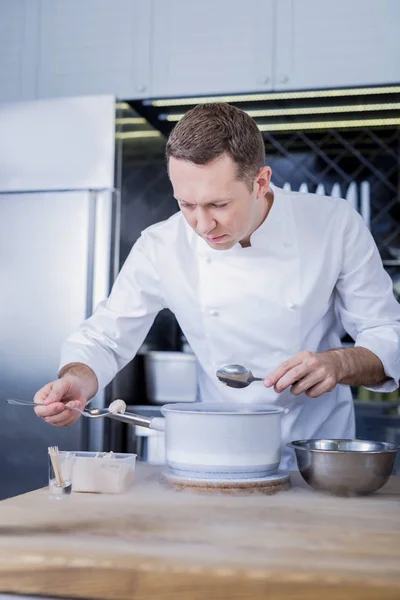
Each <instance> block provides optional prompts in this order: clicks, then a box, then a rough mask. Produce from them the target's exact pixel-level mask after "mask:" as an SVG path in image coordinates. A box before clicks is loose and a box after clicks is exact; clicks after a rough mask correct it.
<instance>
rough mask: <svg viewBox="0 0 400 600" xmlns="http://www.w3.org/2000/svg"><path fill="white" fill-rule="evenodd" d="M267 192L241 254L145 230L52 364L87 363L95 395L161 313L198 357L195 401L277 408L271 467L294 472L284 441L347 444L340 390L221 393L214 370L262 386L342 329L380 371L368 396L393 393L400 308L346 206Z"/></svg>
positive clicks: (346, 405)
mask: <svg viewBox="0 0 400 600" xmlns="http://www.w3.org/2000/svg"><path fill="white" fill-rule="evenodd" d="M271 188H272V190H273V193H274V202H273V204H272V207H271V209H270V212H269V214H268V216H267V218H266V219H265V221H264V222H263V223H262V224H261V226H260V227H259V228H258V229H257V230H256V231H255V232H254V233H253V234H252V236H251V240H250V241H251V246H250V247H248V248H242V246H241V245H240V244H236V245H235V246H234V247H232V248H231V249H229V250H214V249H213V248H210V247H209V246H208V244H207V243H206V242H205V241H204V240H203V239H202V238H200V237H199V236H197V235H196V234H195V233H194V232H193V230H192V229H191V228H190V227H189V225H188V224H187V223H186V221H185V219H184V217H183V215H182V214H181V213H177V214H176V215H174V216H172V217H171V218H170V219H168V220H167V221H163V222H161V223H157V224H156V225H153V226H151V227H149V228H148V229H146V230H145V231H144V232H143V233H142V235H141V237H140V238H139V240H138V241H137V242H136V244H135V245H134V246H133V248H132V250H131V253H130V254H129V256H128V258H127V260H126V262H125V264H124V265H123V267H122V269H121V272H120V274H119V276H118V278H117V279H116V281H115V284H114V286H113V289H112V292H111V294H110V296H109V298H108V299H107V300H105V301H103V302H101V303H100V305H99V306H98V307H97V308H96V310H95V312H94V314H93V316H92V317H90V318H89V319H87V320H86V321H85V322H84V323H83V324H82V326H81V327H80V329H79V331H78V332H76V333H74V334H73V335H71V336H70V337H69V338H68V340H67V341H66V342H65V344H64V345H63V348H62V358H61V366H64V365H65V364H68V363H71V362H82V363H85V364H87V365H88V366H89V367H91V368H92V369H93V371H94V372H95V373H96V375H97V378H98V381H99V387H100V389H101V388H102V387H104V386H105V385H106V384H107V383H108V382H109V381H110V380H111V379H112V378H113V377H114V376H115V375H116V373H117V372H118V371H119V370H120V369H121V368H122V367H124V366H125V365H126V364H127V363H128V362H129V361H130V360H131V359H132V358H133V357H134V355H135V354H136V352H137V351H138V349H139V348H140V346H141V344H142V343H143V340H144V339H145V337H146V335H147V333H148V331H149V329H150V327H151V325H152V323H153V321H154V318H155V316H156V314H157V313H158V312H159V311H160V310H161V309H163V308H169V309H170V310H171V311H172V312H173V313H174V314H175V316H176V318H177V320H178V322H179V325H180V327H181V329H182V331H183V332H184V334H185V336H186V338H187V340H188V342H189V344H190V346H191V347H192V349H193V351H194V353H195V355H196V357H197V359H198V381H199V391H200V399H201V400H202V401H205V402H207V401H213V402H221V403H223V402H231V401H237V402H248V403H254V402H266V403H271V404H275V405H278V406H282V407H283V408H284V409H285V411H284V413H282V420H281V424H282V462H281V468H293V466H294V460H293V451H292V450H289V449H288V448H286V446H285V444H286V443H287V442H288V441H291V440H296V439H304V438H319V437H331V438H340V437H350V438H351V437H354V436H355V426H354V408H353V403H352V397H351V391H350V388H349V387H348V386H345V385H338V386H336V388H335V389H334V390H333V391H332V392H329V393H326V394H324V395H322V396H320V397H319V398H308V397H307V396H306V395H305V394H302V395H300V396H294V395H292V394H291V393H290V391H289V390H286V391H284V392H282V393H281V394H277V393H276V392H275V391H274V390H273V389H267V388H265V387H264V386H263V384H262V383H253V384H252V385H250V386H249V387H247V388H245V389H232V388H229V387H226V386H224V385H222V384H221V383H220V382H219V381H218V380H217V378H216V375H215V373H216V371H217V369H218V368H219V367H221V366H222V365H226V364H229V363H237V364H243V365H246V366H247V367H249V368H250V369H251V370H252V371H253V374H254V375H255V376H258V377H266V376H267V375H268V374H269V373H270V372H271V371H273V370H274V369H275V368H276V367H277V366H278V365H280V364H281V363H282V362H283V361H284V360H286V359H287V358H289V357H291V356H293V355H295V354H296V353H298V352H300V351H302V350H310V351H313V352H321V351H323V350H328V349H331V348H338V347H340V345H341V344H340V339H341V337H342V335H343V333H344V330H345V331H347V332H348V333H349V334H350V335H351V336H352V337H353V339H355V340H356V345H357V346H363V347H364V348H368V349H369V350H371V351H372V352H374V353H375V354H376V355H377V356H378V357H379V358H380V360H381V361H382V363H383V365H384V369H385V373H386V375H387V377H388V378H389V380H388V381H387V382H385V383H383V384H382V385H379V386H375V387H374V388H373V389H375V390H378V391H388V392H389V391H392V390H394V389H396V388H397V386H398V381H399V378H400V352H399V348H400V305H399V304H398V303H397V301H396V300H395V298H394V296H393V292H392V282H391V279H390V277H389V275H388V274H387V273H386V272H385V270H384V268H383V266H382V261H381V258H380V256H379V253H378V250H377V248H376V245H375V242H374V240H373V238H372V236H371V234H370V232H369V231H368V229H367V227H366V226H365V224H364V222H363V220H362V218H361V217H360V215H359V214H358V213H357V212H356V211H355V210H354V209H353V208H352V207H351V205H350V204H349V203H348V202H347V201H346V200H343V199H338V198H331V197H326V196H319V195H318V196H317V195H315V194H303V193H298V192H291V191H284V190H282V189H279V188H277V187H276V186H272V185H271Z"/></svg>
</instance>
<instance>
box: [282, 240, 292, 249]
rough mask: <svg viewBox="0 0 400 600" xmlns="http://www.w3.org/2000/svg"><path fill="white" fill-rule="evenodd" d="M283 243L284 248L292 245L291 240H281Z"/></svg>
mask: <svg viewBox="0 0 400 600" xmlns="http://www.w3.org/2000/svg"><path fill="white" fill-rule="evenodd" d="M283 245H284V246H285V248H291V247H292V246H293V244H292V242H289V241H286V242H283Z"/></svg>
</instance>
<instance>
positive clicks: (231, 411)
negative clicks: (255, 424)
mask: <svg viewBox="0 0 400 600" xmlns="http://www.w3.org/2000/svg"><path fill="white" fill-rule="evenodd" d="M282 411H283V408H281V407H280V406H274V405H272V404H244V403H238V402H230V403H228V402H179V403H178V402H177V403H176V404H165V405H164V406H163V407H162V408H161V412H162V413H163V414H165V413H168V412H183V413H202V414H206V415H211V414H218V415H239V414H240V415H255V414H257V415H260V414H261V415H267V414H277V413H281V412H282Z"/></svg>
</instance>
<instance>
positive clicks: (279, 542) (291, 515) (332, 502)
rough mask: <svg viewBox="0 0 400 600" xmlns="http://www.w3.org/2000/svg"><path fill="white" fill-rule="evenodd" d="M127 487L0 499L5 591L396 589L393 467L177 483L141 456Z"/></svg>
mask: <svg viewBox="0 0 400 600" xmlns="http://www.w3.org/2000/svg"><path fill="white" fill-rule="evenodd" d="M135 477H136V479H135V483H134V486H133V488H132V490H131V491H130V492H129V493H126V494H74V493H72V496H71V497H69V498H68V499H66V500H65V501H54V500H50V499H49V498H48V492H47V489H43V490H39V491H37V492H32V493H30V494H26V495H23V496H19V497H17V498H12V499H9V500H5V501H3V502H1V503H0V533H1V536H0V594H1V593H8V594H10V593H16V594H21V595H22V594H28V595H37V596H57V597H64V598H82V599H83V598H85V599H86V600H88V599H91V598H93V599H97V600H99V599H106V598H107V599H110V600H111V599H113V600H117V599H120V600H128V599H133V598H136V599H138V598H140V599H141V600H146V599H147V598H148V599H149V600H150V599H153V598H157V599H159V600H169V599H171V598H174V599H175V600H186V599H187V598H192V597H193V598H196V599H197V600H208V599H209V598H219V599H225V598H226V599H228V598H229V599H231V600H234V599H236V600H238V599H239V598H240V599H244V598H246V599H250V598H251V599H252V600H264V599H266V598H274V599H276V600H287V599H288V598H297V599H298V600H320V599H321V598H323V599H324V600H336V599H337V598H341V599H346V600H349V599H350V598H352V599H353V598H354V599H355V598H357V599H361V598H362V599H363V600H373V599H376V598H379V600H395V598H397V599H398V598H399V594H400V570H399V563H400V544H399V536H400V519H399V498H400V478H399V477H392V478H391V479H390V480H389V482H388V483H387V484H386V485H385V486H384V487H383V488H382V489H381V490H379V491H378V492H377V493H376V494H373V495H371V496H366V497H361V498H337V497H331V496H329V495H325V494H321V493H317V492H315V491H314V490H312V489H311V488H309V487H308V486H307V487H305V484H304V482H303V480H302V479H301V477H300V475H299V473H292V474H291V479H292V485H293V487H292V489H290V490H288V491H281V492H279V493H277V494H273V495H271V496H269V495H264V494H212V493H205V492H204V491H203V492H202V493H195V492H193V491H188V490H185V491H177V490H175V489H171V488H169V487H167V486H166V485H165V483H162V476H161V468H160V467H155V466H149V465H143V464H138V465H137V471H136V473H135Z"/></svg>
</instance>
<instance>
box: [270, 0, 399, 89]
mask: <svg viewBox="0 0 400 600" xmlns="http://www.w3.org/2000/svg"><path fill="white" fill-rule="evenodd" d="M399 24H400V2H398V0H335V2H320V0H279V1H277V3H276V48H275V49H276V64H275V79H274V89H277V90H285V89H290V90H299V89H314V88H334V87H356V86H364V85H377V84H390V83H399V81H400V53H399V45H398V44H399V42H398V37H399V34H398V32H399Z"/></svg>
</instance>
